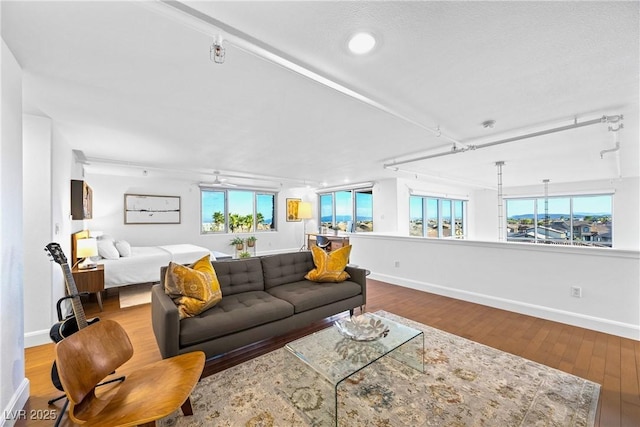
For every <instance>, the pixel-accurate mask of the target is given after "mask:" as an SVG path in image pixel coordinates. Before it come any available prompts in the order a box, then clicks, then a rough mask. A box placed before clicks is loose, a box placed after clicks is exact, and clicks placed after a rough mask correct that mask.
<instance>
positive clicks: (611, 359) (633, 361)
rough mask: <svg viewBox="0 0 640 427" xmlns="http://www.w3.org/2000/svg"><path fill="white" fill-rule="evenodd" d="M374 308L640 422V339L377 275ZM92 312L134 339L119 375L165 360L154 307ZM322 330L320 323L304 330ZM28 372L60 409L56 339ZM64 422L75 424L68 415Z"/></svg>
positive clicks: (109, 301)
mask: <svg viewBox="0 0 640 427" xmlns="http://www.w3.org/2000/svg"><path fill="white" fill-rule="evenodd" d="M367 292H368V295H367V311H375V310H380V309H382V310H386V311H389V312H393V313H396V314H398V315H401V316H404V317H406V318H409V319H412V320H415V321H418V322H421V323H424V324H427V325H430V326H433V327H435V328H438V329H441V330H444V331H447V332H450V333H453V334H456V335H459V336H462V337H465V338H468V339H471V340H473V341H476V342H479V343H482V344H485V345H488V346H491V347H494V348H498V349H500V350H503V351H506V352H509V353H513V354H516V355H519V356H522V357H525V358H527V359H530V360H533V361H536V362H539V363H543V364H545V365H547V366H551V367H553V368H556V369H559V370H562V371H565V372H568V373H571V374H574V375H578V376H580V377H583V378H587V379H589V380H591V381H595V382H597V383H599V384H601V386H602V387H601V392H600V401H599V404H598V413H597V417H596V426H600V427H616V426H624V427H626V426H629V427H631V426H640V385H639V384H640V342H637V341H633V340H629V339H625V338H620V337H617V336H613V335H608V334H603V333H600V332H595V331H591V330H587V329H582V328H577V327H573V326H569V325H565V324H562V323H556V322H551V321H547V320H542V319H538V318H534V317H530V316H525V315H522V314H517V313H512V312H508V311H503V310H497V309H494V308H490V307H485V306H482V305H478V304H472V303H468V302H464V301H459V300H455V299H452V298H446V297H442V296H438V295H434V294H429V293H424V292H420V291H416V290H412V289H407V288H403V287H399V286H394V285H390V284H387V283H382V282H378V281H374V280H369V281H368V288H367ZM83 305H84V307H85V312H86V314H87V317H94V316H97V317H100V318H101V319H113V320H116V321H118V322H120V323H121V324H122V325H123V327H124V328H125V329H126V330H127V333H128V334H129V335H130V337H131V341H132V342H133V346H134V348H135V353H134V356H133V358H132V359H131V360H130V361H129V362H128V363H127V364H126V365H125V366H124V367H123V368H122V369H121V370H119V373H121V374H125V375H126V373H127V372H130V371H132V370H135V369H136V367H139V366H142V365H144V364H146V363H148V362H151V361H154V360H158V359H160V353H159V351H158V348H157V346H156V342H155V338H154V336H153V332H152V330H151V321H150V317H151V308H150V305H148V304H147V305H142V306H136V307H129V308H125V309H120V307H119V302H118V296H117V291H110V293H109V295H107V297H106V299H105V300H104V311H103V312H100V311H98V306H97V304H96V303H95V301H85V302H84V304H83ZM320 327H322V325H314V327H313V328H307V329H306V330H305V331H302V332H300V333H298V334H297V335H300V334H305V333H308V332H310V331H311V330H313V329H317V328H320ZM297 335H296V334H294V335H291V336H288V337H286V338H283V339H277V340H271V341H270V342H267V343H264V344H263V345H260V346H254V347H252V348H251V349H247V350H246V351H244V352H236V353H234V354H231V355H229V356H226V357H223V358H221V359H220V360H217V361H216V362H215V363H209V364H208V365H207V367H206V368H205V373H206V374H211V373H214V372H217V371H219V370H222V369H225V368H227V367H229V366H233V365H234V364H237V363H241V362H242V361H243V360H246V359H248V358H251V357H255V356H256V355H258V354H261V353H264V352H267V351H271V350H273V349H275V348H278V347H279V346H282V345H283V344H284V343H285V342H286V341H287V340H290V339H294V338H295V337H296V336H297ZM25 358H26V376H27V378H28V379H29V381H30V387H31V396H30V398H29V401H28V402H27V406H26V408H25V409H27V415H29V411H30V410H36V411H37V410H46V409H52V408H53V409H58V410H59V409H60V407H61V405H60V404H59V403H57V404H55V405H56V406H48V405H47V401H48V400H49V399H52V398H54V397H56V396H58V395H59V394H60V393H59V392H58V391H57V390H56V389H55V388H54V387H53V385H52V384H51V381H50V369H51V361H52V360H53V358H54V355H53V344H47V345H43V346H39V347H33V348H28V349H26V350H25ZM51 425H53V422H52V421H50V420H36V419H31V420H26V421H25V420H21V421H18V422H17V423H16V426H51ZM61 425H62V426H69V425H71V423H69V422H67V420H66V417H65V419H64V420H63V422H62V424H61Z"/></svg>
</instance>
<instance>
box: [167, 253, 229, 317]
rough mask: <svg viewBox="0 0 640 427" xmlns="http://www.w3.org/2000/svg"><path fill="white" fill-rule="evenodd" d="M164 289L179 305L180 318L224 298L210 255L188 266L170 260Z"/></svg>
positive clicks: (199, 311) (208, 306)
mask: <svg viewBox="0 0 640 427" xmlns="http://www.w3.org/2000/svg"><path fill="white" fill-rule="evenodd" d="M164 290H165V293H166V294H167V295H169V296H170V297H171V299H172V300H173V302H174V303H175V304H176V305H177V306H178V314H179V316H180V319H184V318H187V317H192V316H196V315H198V314H200V313H202V312H203V311H205V310H207V309H209V308H211V307H213V306H214V305H215V304H216V303H218V302H219V301H220V300H221V299H222V293H221V292H220V284H219V283H218V278H217V277H216V272H215V271H214V269H213V267H212V266H211V262H210V260H209V255H206V256H204V257H202V258H200V259H199V260H198V261H196V262H194V263H193V264H191V265H190V266H188V267H186V266H183V265H180V264H176V263H174V262H170V263H169V268H167V270H166V274H165V279H164Z"/></svg>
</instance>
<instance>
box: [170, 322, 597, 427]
mask: <svg viewBox="0 0 640 427" xmlns="http://www.w3.org/2000/svg"><path fill="white" fill-rule="evenodd" d="M377 314H379V315H381V316H384V317H388V318H390V319H393V320H395V321H397V322H400V323H404V324H407V325H409V326H411V327H413V328H416V329H421V330H423V331H424V332H425V352H424V360H425V373H421V372H419V371H416V370H414V369H411V368H409V367H406V366H405V365H402V364H401V363H399V362H398V361H396V360H395V359H393V358H391V357H385V358H383V359H381V360H379V361H378V362H376V363H373V364H372V365H370V366H369V367H367V368H365V369H363V370H362V371H360V372H359V373H357V374H355V375H354V376H352V377H351V378H350V379H349V380H347V381H345V383H344V384H343V385H341V386H340V387H339V391H338V393H339V402H340V403H339V408H338V414H339V421H338V425H340V426H349V427H351V426H385V427H387V426H449V427H453V426H592V425H593V424H594V419H595V413H596V406H597V402H598V395H599V392H600V385H599V384H596V383H593V382H591V381H587V380H585V379H583V378H579V377H576V376H573V375H570V374H567V373H564V372H561V371H558V370H556V369H552V368H549V367H547V366H544V365H541V364H539V363H535V362H532V361H530V360H526V359H523V358H521V357H518V356H514V355H512V354H509V353H505V352H502V351H500V350H496V349H493V348H491V347H487V346H484V345H482V344H478V343H475V342H473V341H469V340H466V339H464V338H461V337H458V336H455V335H451V334H448V333H446V332H443V331H440V330H437V329H434V328H431V327H429V326H426V325H422V324H420V323H417V322H413V321H411V320H407V319H404V318H402V317H399V316H396V315H394V314H391V313H387V312H384V311H379V312H377ZM284 351H286V350H284V349H279V350H276V351H273V352H271V353H268V354H266V355H264V356H260V357H258V358H255V359H253V360H250V361H248V362H245V363H243V364H241V365H238V366H235V367H233V368H230V369H227V370H225V371H223V372H220V373H218V374H215V375H212V376H210V377H207V378H204V379H203V380H202V381H201V382H200V383H199V384H198V386H197V387H196V390H195V391H194V393H193V394H192V403H193V409H194V415H193V416H190V417H184V416H182V414H181V413H177V414H174V415H172V416H170V417H167V418H165V419H164V420H162V421H161V422H160V423H159V425H161V426H163V427H168V426H180V427H205V426H277V427H280V426H310V425H323V424H320V423H318V422H317V421H315V422H314V420H317V419H318V417H317V416H316V415H317V414H314V411H316V410H317V408H318V407H319V406H320V403H322V402H320V399H321V397H320V394H319V391H318V390H314V388H313V387H309V385H308V384H300V385H298V387H297V390H296V391H295V392H294V393H291V394H289V395H288V396H285V395H286V394H287V393H281V392H279V390H281V389H283V384H282V378H283V376H282V373H283V372H284V371H283V370H284V369H288V368H290V367H288V366H287V367H285V366H283V352H284ZM285 388H286V387H285ZM290 398H293V400H294V402H295V404H294V403H292V402H291V400H290Z"/></svg>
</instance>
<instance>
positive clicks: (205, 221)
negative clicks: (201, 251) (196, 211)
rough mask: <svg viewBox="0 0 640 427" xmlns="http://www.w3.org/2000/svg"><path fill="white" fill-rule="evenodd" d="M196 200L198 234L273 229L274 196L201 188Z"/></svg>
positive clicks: (247, 191) (273, 194) (243, 191)
mask: <svg viewBox="0 0 640 427" xmlns="http://www.w3.org/2000/svg"><path fill="white" fill-rule="evenodd" d="M200 198H201V218H202V221H201V222H202V225H201V229H200V232H201V233H202V234H208V233H253V232H260V231H273V230H275V213H276V211H275V206H276V195H275V193H266V192H257V191H252V190H210V189H204V188H203V189H201V190H200Z"/></svg>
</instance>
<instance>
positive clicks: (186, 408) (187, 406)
mask: <svg viewBox="0 0 640 427" xmlns="http://www.w3.org/2000/svg"><path fill="white" fill-rule="evenodd" d="M180 409H182V413H183V414H184V415H185V416H189V415H193V407H191V398H190V397H187V400H185V401H184V403H183V404H182V406H181V407H180Z"/></svg>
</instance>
